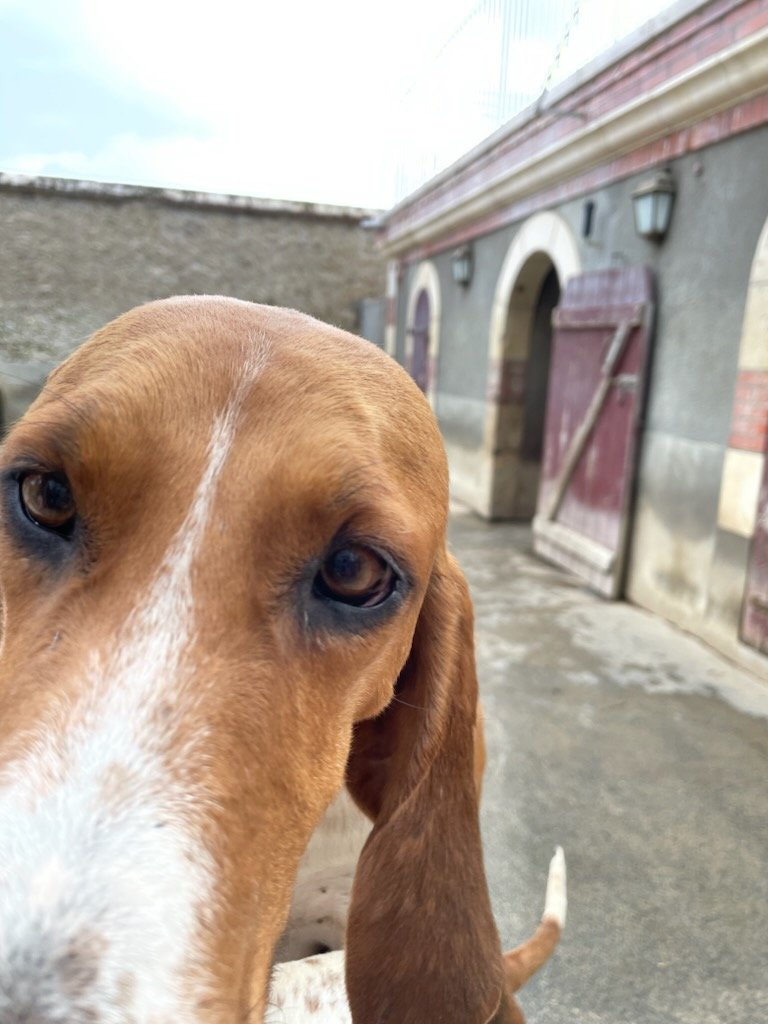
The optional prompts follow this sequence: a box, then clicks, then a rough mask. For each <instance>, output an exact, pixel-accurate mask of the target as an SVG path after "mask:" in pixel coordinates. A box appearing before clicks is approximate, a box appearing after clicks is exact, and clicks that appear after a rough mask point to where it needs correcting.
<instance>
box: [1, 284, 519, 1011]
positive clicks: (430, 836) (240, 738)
mask: <svg viewBox="0 0 768 1024" xmlns="http://www.w3.org/2000/svg"><path fill="white" fill-rule="evenodd" d="M0 472H1V474H2V476H1V479H0V484H1V486H2V496H1V498H2V510H3V514H2V524H1V526H0V583H1V585H2V598H3V646H2V659H1V661H0V1019H1V1020H2V1021H3V1022H4V1024H10V1022H14V1024H15V1022H17V1021H18V1022H21V1021H29V1022H34V1024H59V1022H61V1024H64V1022H66V1024H79V1022H81V1021H82V1022H85V1021H88V1022H100V1021H136V1022H141V1024H143V1022H147V1024H148V1022H150V1021H151V1022H158V1024H165V1022H171V1021H173V1022H174V1024H180V1022H205V1024H212V1022H226V1024H232V1022H234V1021H240V1020H243V1019H249V1020H260V1019H261V1016H262V1014H263V1009H264V1000H265V994H266V987H267V981H268V973H269V967H270V962H271V954H272V950H273V947H274V944H275V942H276V940H277V938H278V936H279V934H280V930H281V928H282V925H283V922H284V920H285V915H286V912H287V908H288V904H289V900H290V890H291V884H292V881H293V878H294V874H295V871H296V866H297V862H298V859H299V857H300V855H301V853H302V850H303V849H304V846H305V845H306V842H307V840H308V837H309V836H310V834H311V832H312V830H313V828H314V826H315V825H316V823H317V821H318V819H319V818H320V816H321V814H322V813H323V811H324V809H325V807H326V806H327V804H328V803H329V801H330V799H331V798H332V796H333V795H334V793H335V792H336V791H337V790H338V788H339V787H340V785H341V784H342V782H343V781H344V778H345V770H347V772H348V782H349V785H350V788H351V790H352V792H353V794H354V795H355V797H356V799H358V801H359V802H360V803H361V805H362V806H364V807H365V808H366V809H367V810H368V811H369V813H371V814H372V815H373V816H374V817H375V818H376V819H377V824H376V826H375V829H374V833H373V836H372V838H371V841H370V842H369V844H368V847H367V848H366V851H365V854H364V858H363V863H362V866H361V871H360V876H359V878H358V882H357V886H356V891H355V897H354V901H353V909H352V917H351V930H350V965H349V987H350V993H351V996H352V1004H353V1013H354V1015H355V1018H354V1019H355V1020H356V1021H360V1022H368V1021H373V1020H381V1021H385V1020H386V1021H389V1020H391V1021H395V1020H397V1021H406V1020H411V1019H413V1020H414V1021H415V1020H417V1019H419V1020H421V1021H423V1020H426V1019H430V1020H442V1019H445V1020H458V1019H459V1017H457V1016H455V1014H454V1016H450V1012H449V1015H448V1016H445V1017H440V1016H436V1015H430V1013H429V1012H427V1014H426V1016H424V1015H422V1016H421V1017H413V1018H411V1017H409V1016H407V1014H405V1013H404V1012H401V1007H404V1006H405V997H406V995H407V993H406V992H405V989H407V988H410V987H411V986H412V984H413V978H414V973H413V970H412V969H411V968H415V967H417V966H418V967H419V970H420V971H421V981H420V986H421V992H422V994H424V996H425V997H427V998H430V997H431V998H433V999H438V1000H442V1003H441V1004H440V1005H442V1006H448V1007H450V1005H451V1004H452V1002H453V1001H454V1000H455V999H456V998H457V997H460V998H462V999H464V1000H465V1003H462V1004H461V1005H462V1006H464V1005H465V1004H466V1005H467V1006H468V1007H469V1009H470V1011H471V1012H470V1015H467V1014H466V1013H464V1011H463V1009H462V1012H461V1014H460V1019H461V1020H462V1021H472V1022H473V1024H474V1021H477V1022H478V1024H480V1022H484V1021H486V1020H487V1019H488V1018H489V1017H490V1015H491V1014H492V1013H493V1012H494V1009H495V1007H496V1005H497V1004H498V1001H499V992H500V985H501V982H500V972H501V967H500V961H499V959H498V942H497V939H496V936H495V931H494V929H493V924H492V921H491V919H490V911H489V909H488V904H487V894H486V890H485V881H484V876H483V871H482V864H481V859H480V851H479V836H478V833H477V808H476V798H475V790H474V783H473V777H472V776H473V773H472V759H473V741H472V728H473V722H474V715H475V702H476V684H475V679H474V668H473V660H472V637H471V615H470V613H469V606H468V599H467V596H466V592H465V588H464V586H463V584H462V581H461V577H460V574H459V573H458V570H457V569H456V568H455V566H454V565H453V563H452V562H451V560H450V559H449V556H448V555H447V554H446V551H445V541H444V532H445V520H446V507H447V474H446V466H445V459H444V455H443V451H442V445H441V442H440V438H439V434H438V431H437V428H436V425H435V422H434V418H433V416H432V414H431V412H430V410H429V408H428V406H427V403H426V402H425V401H424V399H423V397H422V396H421V395H420V393H419V392H418V389H417V388H416V387H415V385H414V384H413V383H412V382H411V381H410V379H409V378H408V377H407V375H406V374H405V373H404V372H403V371H402V370H401V369H400V368H399V367H398V366H397V365H396V364H395V363H394V362H393V361H392V360H390V359H389V358H388V357H387V356H385V355H383V354H382V353H381V352H379V351H378V350H376V349H375V347H374V346H372V345H370V344H368V343H366V342H362V341H360V340H358V339H356V338H353V337H351V336H350V335H347V334H344V333H343V332H340V331H337V330H334V329H332V328H330V327H327V326H325V325H323V324H320V323H318V322H316V321H314V320H311V319H309V318H307V317H304V316H301V315H299V314H297V313H292V312H287V311H280V310H275V309H270V308H266V307H258V306H254V305H251V304H248V303H242V302H237V301H234V300H225V299H202V298H199V299H176V300H168V301H165V302H159V303H153V304H150V305H148V306H144V307H141V308H139V309H137V310H134V311H133V312H131V313H128V314H126V315H125V316H123V317H121V318H120V319H118V320H116V321H115V322H113V323H112V324H110V325H109V326H108V327H106V328H104V329H103V330H102V331H100V332H98V333H97V334H96V335H94V337H93V338H91V339H90V341H88V342H87V343H86V344H85V345H84V346H83V347H82V348H81V349H80V350H79V351H78V352H77V353H76V354H75V355H74V356H72V357H71V358H70V359H69V360H68V361H67V362H66V363H64V364H63V366H62V367H60V368H59V369H58V370H57V371H56V372H55V373H54V374H53V375H52V376H51V378H50V380H49V382H48V384H47V386H46V388H45V389H44V391H43V393H42V394H41V396H40V398H39V399H38V400H37V401H36V402H35V404H34V405H33V406H32V408H31V409H30V411H29V412H28V414H27V415H26V416H25V417H24V419H23V420H22V421H21V422H20V423H19V424H18V425H17V426H16V428H15V429H14V430H13V432H12V433H11V434H10V436H9V438H8V439H7V441H6V443H5V445H4V448H3V450H2V462H1V465H0ZM347 765H348V768H347ZM411 929H413V930H412V931H411ZM449 929H450V930H451V931H453V932H454V933H456V934H457V935H458V936H459V938H458V940H456V939H455V938H452V937H451V934H449ZM430 930H431V935H432V939H433V941H434V944H435V950H434V953H430V954H429V955H428V954H427V951H426V949H425V948H424V943H425V942H426V941H427V937H428V936H429V935H430ZM414 943H416V944H417V945H418V948H419V949H421V953H420V954H419V957H420V958H417V959H416V960H414V959H413V957H412V955H411V952H412V950H413V949H414V948H415V947H414ZM382 950H383V951H384V956H385V958H386V961H387V964H388V965H389V966H390V967H391V969H392V971H393V973H394V976H393V977H392V979H391V983H389V984H390V985H391V986H393V987H394V988H395V989H397V987H398V986H400V987H401V988H402V989H403V998H402V999H400V997H398V996H397V995H392V994H391V993H389V994H386V993H385V994H384V995H382V994H381V993H380V992H379V989H380V988H381V985H380V984H379V983H378V982H376V980H375V979H376V977H377V975H379V974H380V968H379V963H377V956H378V955H379V953H380V952H381V951H382ZM454 957H458V958H459V959H458V960H454ZM446 958H447V960H446ZM408 964H410V967H407V965H408ZM440 964H442V967H441V966H440ZM457 971H458V972H463V973H466V974H467V975H468V976H469V977H470V978H471V981H469V982H461V981H460V982H456V974H457ZM424 972H426V976H425V975H424ZM417 973H418V972H417ZM446 978H449V979H450V984H448V985H446V984H445V979H446ZM459 990H461V991H459ZM442 991H444V992H445V993H446V995H445V996H442V995H439V993H440V992H442ZM425 1005H426V1004H425ZM433 1005H436V1004H433ZM453 1005H456V1004H455V1003H453ZM438 1008H439V1007H438Z"/></svg>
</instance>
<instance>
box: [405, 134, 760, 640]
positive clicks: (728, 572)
mask: <svg viewBox="0 0 768 1024" xmlns="http://www.w3.org/2000/svg"><path fill="white" fill-rule="evenodd" d="M767 156H768V128H760V129H756V130H753V131H751V132H748V133H744V134H742V135H739V136H736V137H734V138H731V139H730V140H728V141H725V142H722V143H719V144H717V145H714V146H711V147H708V148H706V149H704V150H701V151H699V152H697V153H694V154H689V155H686V156H683V157H681V158H679V159H676V160H671V161H669V164H668V166H670V167H671V169H672V172H673V175H674V178H675V181H676V184H677V195H676V200H675V208H674V213H673V219H672V225H671V229H670V232H669V234H668V235H667V238H666V239H665V240H664V242H663V243H662V244H660V245H656V244H653V243H650V242H647V241H645V240H643V239H641V238H639V237H638V236H637V235H636V233H635V230H634V223H633V216H632V202H631V193H632V190H633V189H634V188H635V187H636V185H637V184H638V183H639V181H640V180H642V179H643V178H645V177H647V174H641V175H637V176H634V177H631V178H628V179H625V180H623V181H620V182H616V183H614V184H611V185H609V186H607V187H605V188H602V189H599V190H596V191H594V192H592V193H589V194H586V195H584V196H582V197H580V198H579V199H577V200H574V201H570V202H567V203H564V204H562V205H560V206H559V207H556V208H555V209H556V210H557V212H558V213H560V214H561V215H562V216H563V217H564V218H565V219H566V220H567V221H568V223H569V224H570V226H571V228H572V231H573V234H574V236H575V238H576V239H577V241H578V245H579V249H580V254H581V259H582V265H583V269H584V270H595V269H600V268H606V267H613V266H622V265H627V266H629V265H633V264H641V263H642V264H647V265H648V266H650V267H652V268H653V270H654V272H655V277H656V285H657V311H656V330H655V343H654V351H653V358H652V364H651V374H650V382H649V394H648V401H647V408H646V410H645V421H644V425H643V430H642V434H641V443H640V457H639V472H638V480H637V493H636V499H635V502H634V506H633V511H634V521H633V528H632V530H631V533H630V563H629V570H628V575H627V582H626V591H627V594H628V595H629V596H630V597H631V598H632V599H633V600H635V601H637V602H638V603H640V604H642V605H644V606H646V607H648V608H651V609H653V610H655V611H658V612H660V613H662V614H664V615H665V616H666V617H668V618H670V619H673V620H674V621H676V622H678V623H680V624H682V625H684V626H686V628H690V629H693V630H694V631H695V632H697V633H699V634H700V635H704V636H705V637H707V638H708V639H711V640H713V641H714V642H715V643H717V644H718V646H720V647H723V648H725V647H727V648H728V651H729V653H731V654H733V653H735V652H736V644H737V635H738V617H739V614H740V607H741V599H742V593H743V587H744V572H745V567H746V564H747V559H748V554H749V552H748V543H747V542H746V541H744V540H743V539H740V538H736V537H733V536H732V535H724V534H723V532H722V531H720V530H718V526H717V510H718V499H719V493H720V484H721V475H722V467H723V459H724V455H725V451H726V448H727V444H728V436H729V432H730V425H731V415H732V408H733V400H734V389H735V382H736V374H737V364H738V354H739V346H740V341H741V330H742V321H743V316H744V306H745V298H746V292H747V285H748V281H749V275H750V268H751V263H752V259H753V257H754V254H755V250H756V246H757V242H758V238H759V235H760V232H761V230H762V228H763V225H764V223H765V221H766V218H768V175H766V173H765V166H766V157H767ZM587 199H591V200H593V201H594V202H595V203H596V211H595V223H594V230H593V233H592V237H591V238H590V239H589V240H585V239H583V238H581V222H582V211H583V205H584V203H585V201H586V200H587ZM518 228H519V225H512V226H510V227H508V228H504V229H502V230H500V231H496V232H493V233H492V234H488V235H486V236H483V237H479V238H476V239H475V240H474V242H473V248H474V255H475V276H474V279H473V281H472V284H471V286H470V288H469V290H467V291H461V290H459V289H458V288H457V286H456V285H455V284H454V283H453V282H452V280H451V278H450V253H449V252H445V253H440V254H438V255H435V256H433V257H432V261H433V263H434V264H435V266H436V268H437V269H438V272H439V275H440V282H441V289H442V301H443V311H442V323H441V339H440V349H439V362H440V365H439V368H438V393H437V397H436V408H437V412H438V416H439V419H440V424H441V427H442V429H443V431H444V433H445V436H446V440H448V441H452V442H454V443H458V444H460V445H461V447H462V448H463V449H465V451H466V453H467V455H474V454H476V456H477V458H478V459H479V458H480V457H481V454H482V422H483V415H484V408H485V402H484V399H485V393H484V388H485V380H486V374H487V359H488V335H489V326H490V313H491V308H492V303H493V296H494V292H495V288H496V283H497V280H498V276H499V273H500V271H501V267H502V263H503V259H504V256H505V254H506V252H507V250H508V248H509V245H510V244H511V242H512V240H513V238H514V235H515V233H516V231H517V230H518ZM412 273H413V271H412V269H406V271H405V273H404V278H403V280H404V284H405V286H406V287H405V288H404V289H403V291H402V292H401V302H400V306H401V310H402V307H403V304H404V303H405V302H407V293H408V289H407V284H408V281H409V279H410V276H411V274H412ZM401 329H402V324H401ZM449 451H450V445H449ZM726 637H727V638H730V639H729V640H728V643H725V638H726Z"/></svg>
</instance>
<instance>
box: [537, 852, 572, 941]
mask: <svg viewBox="0 0 768 1024" xmlns="http://www.w3.org/2000/svg"><path fill="white" fill-rule="evenodd" d="M567 910H568V896H567V889H566V874H565V854H564V853H563V848H562V846H558V847H556V848H555V855H554V857H553V858H552V860H551V861H550V863H549V876H548V878H547V894H546V896H545V898H544V914H543V916H542V920H552V921H556V922H557V923H558V924H559V925H560V927H561V928H564V927H565V915H566V912H567Z"/></svg>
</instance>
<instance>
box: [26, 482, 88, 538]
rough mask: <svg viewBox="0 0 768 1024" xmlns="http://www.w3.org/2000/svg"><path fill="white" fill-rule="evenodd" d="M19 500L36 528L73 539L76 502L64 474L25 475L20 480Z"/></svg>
mask: <svg viewBox="0 0 768 1024" xmlns="http://www.w3.org/2000/svg"><path fill="white" fill-rule="evenodd" d="M19 501H20V502H21V507H22V509H23V511H24V514H25V515H26V516H27V518H28V519H30V520H31V521H32V522H33V523H34V524H35V526H39V527H41V528H42V529H44V530H48V531H50V532H51V533H57V534H58V535H59V536H61V537H69V536H71V534H72V531H73V530H74V526H75V515H76V509H75V500H74V498H73V497H72V491H71V489H70V486H69V482H68V480H67V478H66V477H65V476H64V475H63V474H62V473H41V472H30V473H25V474H24V475H23V476H22V477H21V478H20V479H19Z"/></svg>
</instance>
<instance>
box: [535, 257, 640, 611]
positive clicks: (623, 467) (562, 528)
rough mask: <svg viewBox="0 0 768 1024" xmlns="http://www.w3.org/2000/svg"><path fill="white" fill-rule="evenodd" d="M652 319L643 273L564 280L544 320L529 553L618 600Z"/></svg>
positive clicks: (628, 270)
mask: <svg viewBox="0 0 768 1024" xmlns="http://www.w3.org/2000/svg"><path fill="white" fill-rule="evenodd" d="M653 314H654V289H653V278H652V274H651V271H650V270H649V269H648V268H647V267H622V268H619V269H614V270H598V271H593V272H591V273H587V274H581V275H579V276H578V277H574V278H571V280H570V281H569V282H568V283H567V285H566V288H565V291H564V292H563V296H562V299H561V302H560V305H559V306H558V308H557V309H556V310H555V312H554V314H553V327H554V332H553V338H552V357H551V363H550V371H549V385H548V389H547V415H546V422H545V427H544V458H543V465H542V474H541V483H540V486H539V497H538V504H537V512H536V517H535V518H534V521H533V531H534V549H535V551H536V552H537V553H538V554H540V555H541V556H542V557H544V558H546V559H548V560H549V561H552V562H555V563H556V564H558V565H561V566H563V567H565V568H567V569H570V570H571V571H572V572H574V573H576V574H577V575H579V576H581V577H582V578H583V579H584V580H586V581H587V582H588V583H589V585H590V586H591V587H592V588H593V589H594V590H597V591H598V593H600V594H603V595H604V596H606V597H618V595H619V593H620V591H621V587H622V584H623V575H624V565H625V560H626V547H627V540H628V524H629V518H630V512H631V508H630V504H631V498H632V492H633V486H634V479H635V462H636V454H637V436H638V431H639V425H640V417H641V413H642V406H643V398H644V393H645V379H646V370H647V364H648V355H649V351H650V337H651V330H652V324H653Z"/></svg>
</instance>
